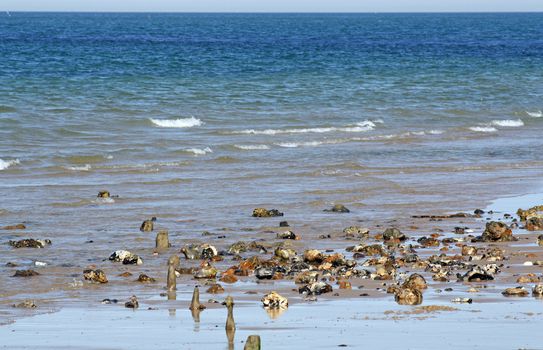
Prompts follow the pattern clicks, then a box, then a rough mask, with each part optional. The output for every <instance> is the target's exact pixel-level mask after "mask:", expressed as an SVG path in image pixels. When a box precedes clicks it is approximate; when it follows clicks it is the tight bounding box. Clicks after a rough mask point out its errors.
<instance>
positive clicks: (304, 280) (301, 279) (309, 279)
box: [294, 271, 319, 284]
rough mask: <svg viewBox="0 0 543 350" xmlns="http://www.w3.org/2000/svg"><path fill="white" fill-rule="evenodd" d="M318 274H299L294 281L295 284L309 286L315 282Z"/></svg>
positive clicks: (312, 272) (313, 272)
mask: <svg viewBox="0 0 543 350" xmlns="http://www.w3.org/2000/svg"><path fill="white" fill-rule="evenodd" d="M318 278H319V273H318V272H317V271H304V272H301V273H299V274H298V275H297V276H296V278H295V279H294V281H295V283H299V284H311V283H315V282H317V279H318Z"/></svg>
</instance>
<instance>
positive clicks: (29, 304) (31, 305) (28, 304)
mask: <svg viewBox="0 0 543 350" xmlns="http://www.w3.org/2000/svg"><path fill="white" fill-rule="evenodd" d="M12 306H13V307H16V308H19V309H35V308H37V307H38V305H36V303H34V301H33V300H25V301H23V302H22V303H19V304H14V305H12Z"/></svg>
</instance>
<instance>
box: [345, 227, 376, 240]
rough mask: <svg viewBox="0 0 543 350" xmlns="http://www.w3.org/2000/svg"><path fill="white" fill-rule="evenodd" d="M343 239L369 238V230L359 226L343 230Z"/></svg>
mask: <svg viewBox="0 0 543 350" xmlns="http://www.w3.org/2000/svg"><path fill="white" fill-rule="evenodd" d="M343 233H344V234H345V237H351V238H367V237H369V234H370V230H368V229H367V228H363V227H360V226H349V227H346V228H344V229H343Z"/></svg>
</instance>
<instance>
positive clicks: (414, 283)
mask: <svg viewBox="0 0 543 350" xmlns="http://www.w3.org/2000/svg"><path fill="white" fill-rule="evenodd" d="M402 288H407V289H418V290H420V291H422V290H424V289H426V288H428V285H427V284H426V280H425V279H424V277H422V276H421V275H419V274H418V273H414V274H412V275H411V276H409V277H408V278H407V280H405V282H404V283H403V284H402Z"/></svg>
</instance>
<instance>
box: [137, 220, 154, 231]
mask: <svg viewBox="0 0 543 350" xmlns="http://www.w3.org/2000/svg"><path fill="white" fill-rule="evenodd" d="M155 221H156V217H152V218H151V219H149V220H145V221H143V222H142V223H141V226H140V231H141V232H151V231H153V229H154V224H155Z"/></svg>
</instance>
